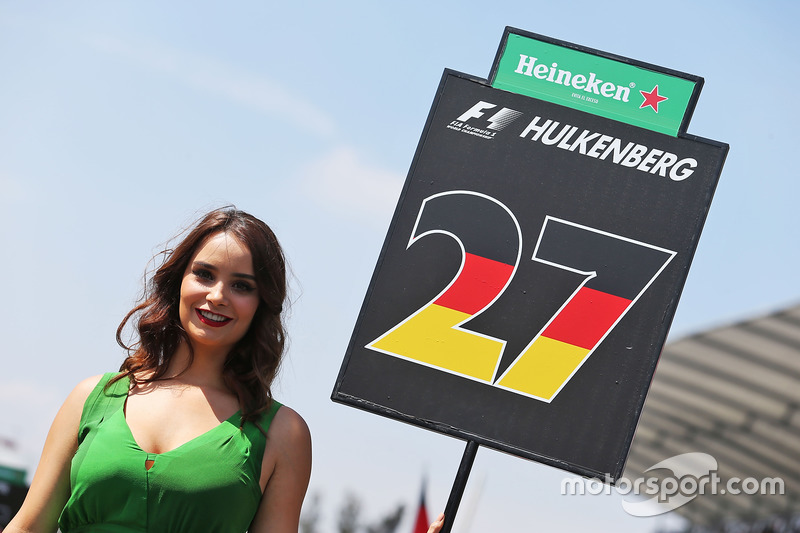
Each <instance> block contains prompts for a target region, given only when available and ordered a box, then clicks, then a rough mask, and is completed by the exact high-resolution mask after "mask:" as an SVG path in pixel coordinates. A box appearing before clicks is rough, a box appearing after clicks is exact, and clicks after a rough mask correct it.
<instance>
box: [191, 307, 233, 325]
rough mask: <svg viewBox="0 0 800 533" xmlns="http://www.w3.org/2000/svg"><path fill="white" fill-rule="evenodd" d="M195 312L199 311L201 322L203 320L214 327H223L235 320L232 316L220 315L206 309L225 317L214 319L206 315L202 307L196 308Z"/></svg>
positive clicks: (198, 315)
mask: <svg viewBox="0 0 800 533" xmlns="http://www.w3.org/2000/svg"><path fill="white" fill-rule="evenodd" d="M195 312H196V313H197V317H198V318H199V319H200V322H202V323H203V324H205V325H207V326H211V327H212V328H221V327H222V326H224V325H225V324H227V323H228V322H230V321H231V320H233V319H232V318H230V317H227V316H225V315H220V314H219V313H212V312H211V311H206V313H211V314H213V315H216V316H221V317H223V318H224V320H212V319H211V318H208V317H207V316H205V315H204V314H203V313H202V312H201V310H200V309H195Z"/></svg>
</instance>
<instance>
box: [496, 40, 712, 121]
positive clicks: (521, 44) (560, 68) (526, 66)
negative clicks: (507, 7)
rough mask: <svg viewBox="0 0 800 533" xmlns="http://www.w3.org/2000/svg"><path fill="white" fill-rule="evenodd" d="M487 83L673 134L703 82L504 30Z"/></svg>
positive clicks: (690, 108)
mask: <svg viewBox="0 0 800 533" xmlns="http://www.w3.org/2000/svg"><path fill="white" fill-rule="evenodd" d="M490 82H491V85H492V87H495V88H497V89H503V90H506V91H511V92H515V93H519V94H524V95H527V96H533V97H535V98H539V99H541V100H547V101H548V102H553V103H554V104H559V105H563V106H567V107H572V108H575V109H579V110H581V111H585V112H587V113H592V114H595V115H600V116H602V117H607V118H611V119H614V120H619V121H620V122H626V123H628V124H633V125H634V126H639V127H642V128H647V129H649V130H653V131H658V132H660V133H666V134H668V135H673V136H674V135H677V134H678V133H679V132H685V131H686V126H687V125H688V122H689V119H690V118H691V113H692V111H693V110H694V105H695V102H696V100H697V97H698V95H699V92H700V89H701V87H702V84H703V80H702V79H701V78H698V77H696V76H692V75H690V74H683V73H679V72H675V71H671V70H668V69H664V68H660V67H656V66H654V65H647V64H646V63H642V62H638V61H633V60H630V59H625V58H620V57H618V56H612V55H611V54H605V53H603V52H599V51H597V50H591V49H588V48H581V47H577V46H575V45H570V44H568V43H563V42H560V41H556V40H553V39H548V38H547V37H542V36H540V35H535V34H532V33H527V32H522V31H520V30H514V29H510V28H509V29H506V32H505V35H504V36H503V42H502V44H501V46H500V50H499V51H498V56H497V58H496V59H495V64H494V67H493V68H492V74H491V76H490Z"/></svg>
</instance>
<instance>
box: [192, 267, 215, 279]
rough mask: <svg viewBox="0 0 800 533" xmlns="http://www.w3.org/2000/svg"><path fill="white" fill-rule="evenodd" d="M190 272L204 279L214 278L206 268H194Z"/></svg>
mask: <svg viewBox="0 0 800 533" xmlns="http://www.w3.org/2000/svg"><path fill="white" fill-rule="evenodd" d="M192 274H194V275H195V276H197V277H198V278H200V279H204V280H211V279H214V276H212V275H211V272H209V271H208V270H206V269H204V268H198V269H195V270H193V271H192Z"/></svg>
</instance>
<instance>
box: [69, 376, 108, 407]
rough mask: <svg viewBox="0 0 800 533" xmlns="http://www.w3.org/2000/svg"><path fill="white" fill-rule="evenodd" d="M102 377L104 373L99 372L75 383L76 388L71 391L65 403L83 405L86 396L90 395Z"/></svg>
mask: <svg viewBox="0 0 800 533" xmlns="http://www.w3.org/2000/svg"><path fill="white" fill-rule="evenodd" d="M102 378H103V374H98V375H96V376H91V377H88V378H86V379H84V380H82V381H80V382H79V383H78V384H77V385H75V388H74V389H72V392H70V393H69V396H68V397H67V400H66V402H65V403H69V404H72V405H74V406H78V405H80V406H81V407H82V406H83V404H84V403H86V398H88V397H89V395H90V394H91V393H92V391H93V390H94V388H95V387H97V384H98V383H100V380H101V379H102Z"/></svg>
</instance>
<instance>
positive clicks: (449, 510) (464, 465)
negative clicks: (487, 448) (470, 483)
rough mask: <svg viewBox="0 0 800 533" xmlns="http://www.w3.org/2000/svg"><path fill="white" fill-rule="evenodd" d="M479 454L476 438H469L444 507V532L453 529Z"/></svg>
mask: <svg viewBox="0 0 800 533" xmlns="http://www.w3.org/2000/svg"><path fill="white" fill-rule="evenodd" d="M477 454H478V443H477V442H475V441H474V440H468V441H467V447H466V448H465V449H464V455H463V456H462V457H461V464H460V465H459V467H458V472H457V473H456V480H455V481H454V482H453V488H452V490H450V498H448V500H447V507H445V509H444V526H442V533H450V530H451V529H453V523H454V522H455V521H456V513H457V512H458V506H459V504H460V503H461V497H462V496H463V495H464V489H465V488H466V487H467V479H468V478H469V473H470V470H472V463H474V462H475V456H476V455H477Z"/></svg>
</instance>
